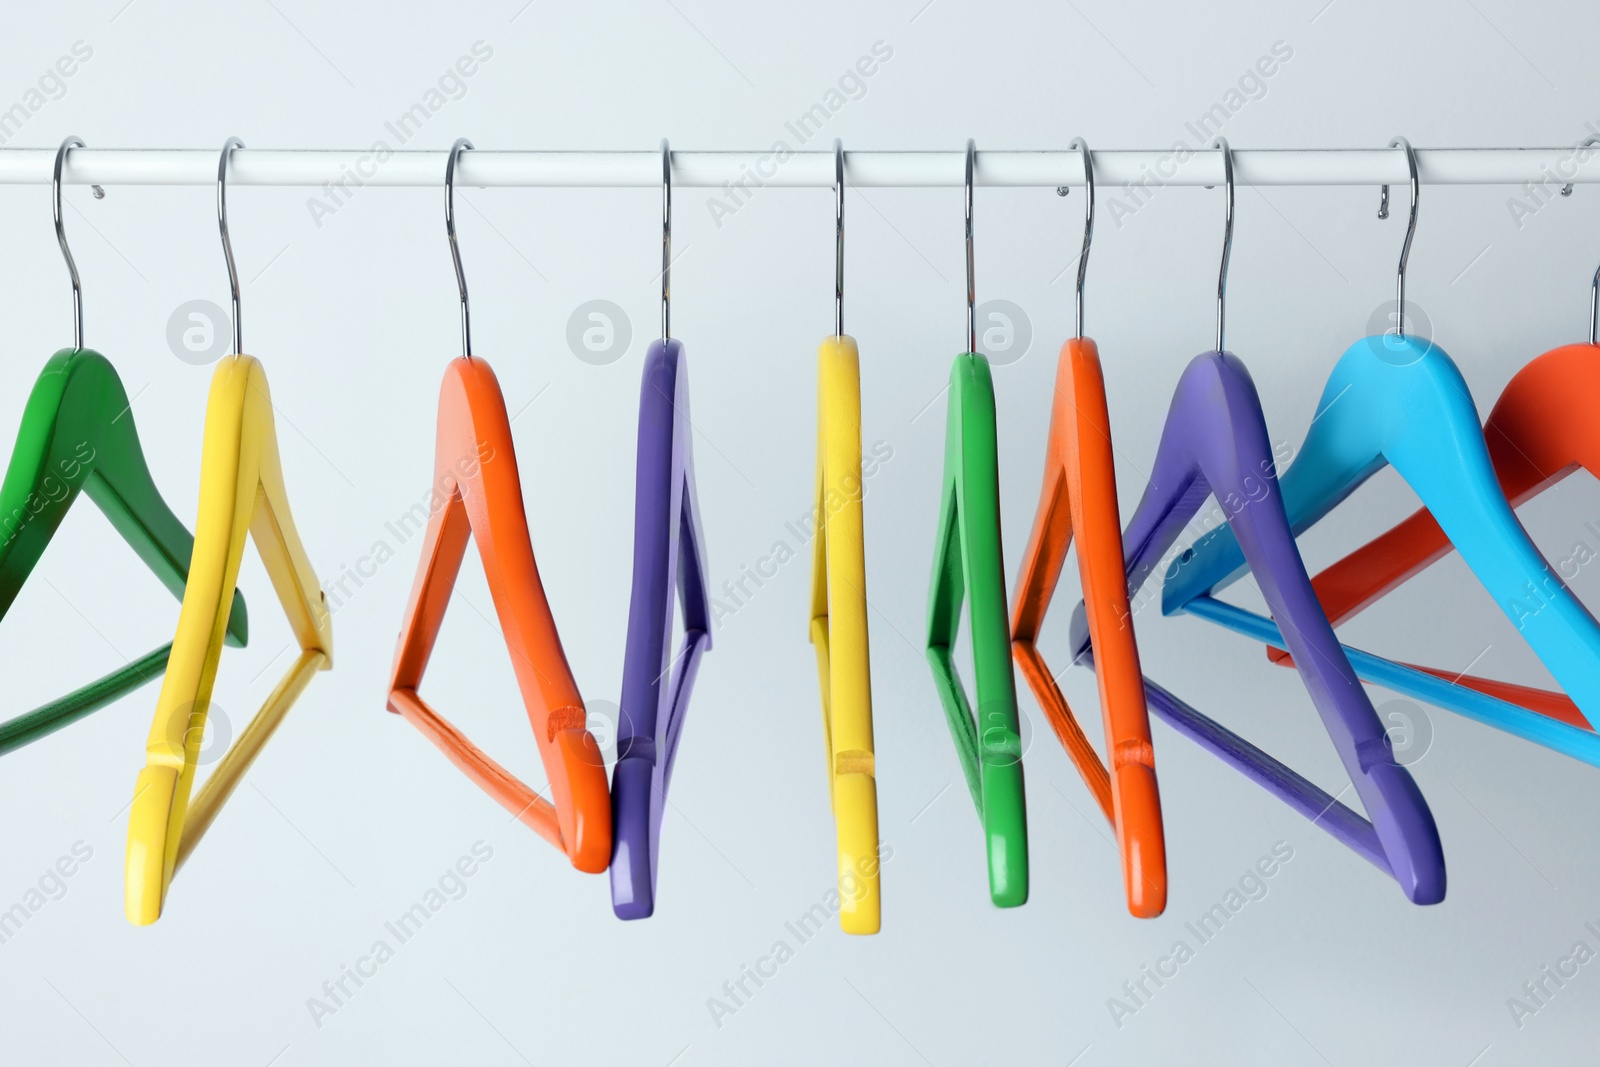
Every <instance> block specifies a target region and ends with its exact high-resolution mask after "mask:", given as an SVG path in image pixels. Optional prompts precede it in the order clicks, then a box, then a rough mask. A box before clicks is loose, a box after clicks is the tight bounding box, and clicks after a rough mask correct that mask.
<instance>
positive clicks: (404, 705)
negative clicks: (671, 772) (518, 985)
mask: <svg viewBox="0 0 1600 1067" xmlns="http://www.w3.org/2000/svg"><path fill="white" fill-rule="evenodd" d="M471 147H472V143H471V142H470V141H468V140H466V139H465V138H463V139H461V140H458V141H456V143H455V144H454V145H453V146H452V147H451V150H450V158H449V161H448V162H447V163H446V165H445V230H446V234H447V235H448V237H449V240H450V254H451V257H452V259H453V260H454V263H455V270H456V281H457V283H458V285H459V287H460V290H461V341H462V352H463V354H462V355H461V357H460V358H459V359H455V360H452V361H451V362H450V365H449V366H448V367H447V368H446V369H445V375H444V381H443V383H442V384H441V385H440V388H439V418H438V436H437V446H436V449H435V453H434V479H435V480H434V484H435V485H436V486H437V487H438V489H437V491H438V492H439V493H441V494H442V495H444V497H445V501H444V505H443V506H442V507H439V506H435V507H434V508H432V517H431V518H430V519H429V521H428V529H427V532H426V534H425V535H424V537H423V543H422V558H421V560H420V561H419V563H418V566H417V578H416V582H415V584H413V586H412V588H411V599H410V602H409V603H408V604H407V606H406V613H405V617H404V619H403V620H402V622H401V628H400V640H399V644H398V648H397V649H396V652H395V662H394V670H393V673H392V674H391V676H390V683H389V702H388V706H389V710H390V711H392V712H394V713H396V714H398V715H400V716H402V717H404V718H405V719H406V720H407V721H408V722H410V723H411V724H412V725H413V726H415V727H416V728H417V729H419V730H421V731H422V733H423V734H424V736H426V737H427V738H428V740H430V741H432V742H433V743H434V744H435V745H436V746H438V748H439V749H440V751H442V752H443V753H444V754H445V756H446V757H448V758H449V760H450V762H452V763H454V764H455V765H456V767H457V768H459V769H460V770H461V771H462V772H463V773H465V774H466V775H467V777H468V778H470V779H472V780H473V781H474V782H476V783H477V784H478V786H479V788H481V789H483V790H484V792H486V793H488V794H489V795H490V796H491V797H493V798H494V800H495V801H496V802H497V803H499V804H500V805H501V806H502V807H504V808H505V809H506V810H507V811H509V812H511V814H512V815H514V816H516V818H518V819H519V820H521V822H522V823H523V824H524V825H526V826H527V827H529V828H530V829H532V830H533V831H534V832H536V833H538V834H539V835H540V836H541V837H543V838H545V840H547V841H549V842H550V843H551V844H553V845H555V846H556V847H557V848H559V849H560V850H561V851H562V852H564V853H565V854H566V855H567V857H568V859H569V860H571V862H572V865H573V866H574V867H576V868H578V869H579V870H581V871H588V872H590V873H598V872H600V871H603V870H605V869H606V864H607V862H608V861H609V860H610V858H611V798H610V794H609V792H608V790H607V787H606V771H605V761H604V758H603V757H602V756H601V754H600V749H599V746H597V745H596V744H595V740H594V737H593V736H592V735H591V734H590V733H589V731H588V729H587V728H586V726H585V724H586V722H587V715H586V713H585V711H584V706H583V700H582V698H581V697H580V696H579V695H578V687H577V683H576V682H574V681H573V678H572V670H571V668H570V667H568V665H567V658H566V654H565V653H564V652H563V651H562V649H561V639H560V637H559V635H558V634H557V633H556V625H555V619H554V618H552V616H551V614H550V605H549V602H548V601H547V600H546V599H545V595H544V586H543V584H542V583H541V582H540V580H539V568H538V565H537V564H536V563H535V562H534V557H533V546H532V542H531V539H530V537H529V534H528V520H527V516H526V514H525V513H524V511H523V501H522V481H521V479H520V477H519V476H518V473H517V453H516V447H515V445H514V444H513V442H512V438H511V420H510V417H509V416H508V414H507V412H506V404H505V398H504V396H502V394H501V392H500V383H499V381H498V380H497V379H496V378H495V375H494V371H493V370H492V369H490V367H489V364H488V363H486V362H485V361H484V360H482V359H479V358H476V357H474V356H473V355H472V334H471V324H470V317H469V314H468V305H467V283H466V276H465V274H463V273H462V269H461V255H460V251H459V249H458V247H457V245H456V230H455V196H454V192H455V168H456V161H457V159H458V158H459V157H460V154H461V152H462V150H463V149H470V148H471ZM469 538H471V539H474V540H476V541H477V543H478V551H479V553H480V554H481V556H482V558H483V569H484V574H485V576H486V577H487V579H488V584H489V591H490V595H491V596H492V597H493V599H494V606H495V613H496V615H497V616H498V617H499V620H500V628H501V631H502V633H503V634H504V637H505V642H506V649H507V651H508V652H510V653H511V666H512V669H513V670H514V671H515V672H516V678H517V688H518V689H519V690H520V691H521V694H522V700H523V703H524V705H525V706H526V708H527V712H528V722H529V724H530V725H531V726H532V727H533V734H534V740H535V741H536V742H537V743H538V746H539V755H540V758H541V759H542V760H543V763H544V768H545V773H546V774H547V775H548V776H549V779H550V794H551V798H552V799H551V800H546V799H545V798H544V797H542V796H540V795H539V793H538V792H537V791H536V790H534V789H532V788H531V787H529V786H527V785H525V784H524V783H523V782H521V781H519V780H518V779H517V778H516V777H515V776H513V775H512V774H511V772H510V771H508V770H506V769H505V768H504V767H502V766H500V764H498V763H496V762H495V761H494V760H493V759H491V758H490V757H489V756H488V755H487V754H485V753H484V752H483V750H482V749H480V748H478V746H477V745H475V744H473V743H472V742H471V741H470V740H468V738H467V737H466V735H465V734H463V733H461V731H459V730H457V729H456V728H455V727H454V726H452V725H451V724H450V723H449V722H447V721H446V720H445V719H444V718H443V717H441V716H440V715H439V714H438V712H436V711H434V710H433V708H432V707H430V706H429V705H428V703H427V702H426V701H425V700H423V698H422V697H421V696H420V695H419V694H418V692H417V687H418V686H419V685H420V684H421V682H422V675H423V672H424V671H426V670H427V667H428V660H429V658H430V656H431V655H432V654H433V646H434V643H435V641H436V640H437V639H438V636H439V627H440V624H441V623H442V622H443V621H444V613H445V607H446V606H447V605H448V603H449V601H450V595H451V593H452V592H454V589H455V580H456V575H457V574H458V573H459V572H460V570H461V562H462V559H463V558H464V556H465V554H466V550H467V541H468V539H469Z"/></svg>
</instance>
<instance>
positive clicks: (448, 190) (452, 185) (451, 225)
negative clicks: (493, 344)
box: [444, 137, 473, 359]
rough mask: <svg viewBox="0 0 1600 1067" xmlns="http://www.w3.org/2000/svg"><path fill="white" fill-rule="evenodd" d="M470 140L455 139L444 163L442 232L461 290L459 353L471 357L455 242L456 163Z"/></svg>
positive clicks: (463, 282)
mask: <svg viewBox="0 0 1600 1067" xmlns="http://www.w3.org/2000/svg"><path fill="white" fill-rule="evenodd" d="M472 147H473V146H472V142H471V141H469V140H467V139H466V138H465V137H460V138H457V139H456V143H455V144H453V145H451V146H450V158H448V159H446V160H445V163H444V232H445V236H446V237H448V238H449V239H450V261H451V262H452V263H454V264H455V267H456V288H458V289H460V290H461V355H462V358H464V359H471V358H472V315H471V313H470V311H469V309H468V307H467V275H466V272H465V271H463V270H462V269H461V246H460V245H458V244H457V243H456V163H457V162H458V161H459V160H460V158H461V153H462V151H464V150H465V151H471V150H472Z"/></svg>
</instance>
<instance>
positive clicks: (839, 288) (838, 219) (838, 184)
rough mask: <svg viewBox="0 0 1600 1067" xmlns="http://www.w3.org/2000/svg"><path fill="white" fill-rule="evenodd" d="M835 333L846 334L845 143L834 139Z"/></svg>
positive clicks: (839, 335)
mask: <svg viewBox="0 0 1600 1067" xmlns="http://www.w3.org/2000/svg"><path fill="white" fill-rule="evenodd" d="M833 334H834V336H835V337H843V336H844V143H843V142H842V141H840V140H839V138H837V137H835V138H834V139H833Z"/></svg>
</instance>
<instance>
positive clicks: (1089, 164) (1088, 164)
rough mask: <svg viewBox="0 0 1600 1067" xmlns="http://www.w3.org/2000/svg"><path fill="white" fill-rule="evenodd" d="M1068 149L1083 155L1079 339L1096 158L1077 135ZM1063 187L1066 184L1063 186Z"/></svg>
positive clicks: (1080, 335)
mask: <svg viewBox="0 0 1600 1067" xmlns="http://www.w3.org/2000/svg"><path fill="white" fill-rule="evenodd" d="M1067 147H1068V149H1069V150H1070V149H1073V148H1076V149H1077V150H1078V154H1079V155H1080V156H1082V157H1083V192H1084V205H1083V251H1082V252H1079V253H1078V298H1077V299H1078V316H1077V321H1078V339H1079V340H1080V341H1081V340H1083V279H1084V276H1085V275H1086V274H1088V272H1089V244H1090V242H1092V241H1093V240H1094V160H1093V159H1092V158H1091V157H1090V155H1089V144H1088V142H1086V141H1085V140H1084V139H1083V138H1082V137H1075V138H1073V140H1072V144H1070V145H1068V146H1067ZM1062 188H1063V189H1065V188H1066V186H1062Z"/></svg>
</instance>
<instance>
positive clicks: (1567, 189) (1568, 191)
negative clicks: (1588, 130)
mask: <svg viewBox="0 0 1600 1067" xmlns="http://www.w3.org/2000/svg"><path fill="white" fill-rule="evenodd" d="M1595 145H1600V137H1585V138H1584V139H1583V140H1581V141H1579V142H1578V145H1577V146H1578V147H1579V148H1593V147H1594V146H1595ZM1561 195H1562V196H1571V195H1572V183H1571V182H1568V183H1567V184H1565V185H1563V186H1562V187H1561Z"/></svg>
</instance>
